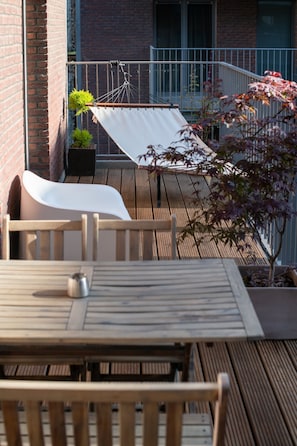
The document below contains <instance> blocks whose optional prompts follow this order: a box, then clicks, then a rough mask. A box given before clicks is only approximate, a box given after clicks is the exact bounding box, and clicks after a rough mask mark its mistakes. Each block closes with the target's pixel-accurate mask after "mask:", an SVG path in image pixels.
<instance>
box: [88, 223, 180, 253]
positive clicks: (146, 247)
mask: <svg viewBox="0 0 297 446" xmlns="http://www.w3.org/2000/svg"><path fill="white" fill-rule="evenodd" d="M103 231H116V260H152V259H153V258H154V237H156V236H157V234H158V233H160V232H164V231H165V232H167V233H169V234H170V238H169V239H168V242H169V243H168V245H169V244H170V256H169V258H170V259H175V258H176V251H177V247H176V216H175V215H172V216H171V218H169V219H167V220H105V219H100V218H99V214H94V215H93V260H98V258H97V257H98V244H99V238H100V236H101V234H102V233H103Z"/></svg>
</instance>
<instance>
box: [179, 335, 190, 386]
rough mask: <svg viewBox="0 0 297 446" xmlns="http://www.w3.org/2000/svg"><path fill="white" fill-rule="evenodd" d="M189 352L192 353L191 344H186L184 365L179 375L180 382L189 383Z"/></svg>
mask: <svg viewBox="0 0 297 446" xmlns="http://www.w3.org/2000/svg"><path fill="white" fill-rule="evenodd" d="M191 352H192V344H186V345H185V356H184V363H183V369H182V375H181V380H182V381H183V382H184V381H189V375H190V370H191V369H192V364H191Z"/></svg>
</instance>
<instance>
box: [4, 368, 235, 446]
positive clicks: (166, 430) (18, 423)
mask: <svg viewBox="0 0 297 446" xmlns="http://www.w3.org/2000/svg"><path fill="white" fill-rule="evenodd" d="M228 392H229V378H228V375H227V374H219V375H218V379H217V382H213V383H190V382H188V383H150V384H148V383H147V384H139V383H138V384H135V383H78V382H76V383H75V382H73V383H64V382H63V383H62V382H36V381H35V382H34V381H5V380H4V381H1V382H0V404H1V408H2V416H3V422H0V443H1V444H7V445H8V446H10V445H15V444H30V445H40V446H41V445H44V446H47V445H55V446H62V445H63V446H66V445H74V444H75V445H80V446H88V445H98V444H100V445H104V446H112V445H123V446H135V445H136V444H137V445H140V444H141V445H143V446H157V445H159V444H162V445H168V446H169V445H170V446H180V445H183V446H188V445H193V444H197V445H198V444H199V445H202V444H208V445H211V444H212V445H213V446H223V444H224V435H225V424H226V414H227V400H228ZM20 401H21V402H22V403H21V404H22V405H23V410H19V407H18V404H19V402H20ZM189 401H194V402H200V401H201V402H215V412H214V423H213V427H212V422H211V417H210V416H209V414H202V413H185V412H184V407H185V403H186V402H189ZM90 403H92V404H90ZM115 403H116V406H115ZM139 403H142V404H141V410H140V411H139V410H138V412H137V411H136V408H137V407H138V408H139ZM160 404H161V405H162V407H164V406H165V410H164V413H160ZM115 407H116V408H117V409H118V410H115ZM0 419H1V417H0ZM21 440H23V441H24V442H23V443H22V442H21ZM159 441H160V443H159Z"/></svg>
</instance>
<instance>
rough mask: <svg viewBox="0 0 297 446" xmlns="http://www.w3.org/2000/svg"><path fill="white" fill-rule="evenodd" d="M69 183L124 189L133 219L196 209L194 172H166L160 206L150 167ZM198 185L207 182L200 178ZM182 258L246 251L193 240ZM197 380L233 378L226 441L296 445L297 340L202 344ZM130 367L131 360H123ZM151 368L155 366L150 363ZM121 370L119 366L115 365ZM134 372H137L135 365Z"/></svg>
mask: <svg viewBox="0 0 297 446" xmlns="http://www.w3.org/2000/svg"><path fill="white" fill-rule="evenodd" d="M66 181H67V182H81V183H100V184H108V185H111V186H113V187H115V188H116V189H118V190H119V192H120V193H121V194H122V196H123V199H124V201H125V204H126V206H127V208H128V210H129V212H130V215H131V217H133V218H165V217H168V216H169V214H170V213H175V214H176V216H177V222H178V226H179V227H182V226H183V225H184V224H185V222H186V219H187V217H188V216H189V215H191V214H192V213H193V211H194V208H193V206H192V204H191V195H192V192H193V188H194V187H196V186H195V185H194V180H193V177H188V176H186V175H178V176H175V175H164V176H163V178H162V202H161V207H160V208H158V207H157V205H156V194H157V192H156V182H155V180H154V179H153V178H149V176H148V174H147V172H146V171H141V170H137V169H136V170H134V169H126V168H125V169H98V170H97V172H96V175H95V176H94V177H81V178H76V177H67V178H66ZM200 187H201V188H204V190H205V191H206V190H207V183H206V182H205V179H204V178H202V177H201V178H200ZM253 251H254V255H255V256H256V259H257V260H256V261H257V263H265V260H264V256H263V255H262V252H261V250H259V248H258V247H257V246H256V245H254V248H253ZM158 253H159V257H160V258H163V257H166V256H167V251H166V246H165V247H164V246H162V240H160V241H158ZM179 257H180V258H189V257H202V258H205V257H228V258H235V259H236V261H237V262H238V264H243V263H246V262H248V255H246V254H240V253H238V252H237V250H236V249H231V250H230V249H228V248H227V247H225V246H217V245H215V244H214V243H204V244H203V245H202V246H200V247H199V248H197V246H196V245H195V243H194V240H187V241H185V242H184V243H183V244H182V245H180V246H179ZM193 353H194V354H193V362H192V373H193V379H197V380H214V379H216V374H217V373H218V372H227V373H228V374H229V375H230V379H231V394H230V400H229V409H228V421H227V433H226V446H294V445H295V446H296V445H297V416H296V414H297V385H296V384H297V340H296V339H288V340H282V341H276V340H269V341H268V340H265V341H259V342H222V343H217V344H211V345H209V344H206V343H200V344H198V345H197V346H196V348H195V349H194V352H193ZM63 367H64V366H62V365H59V366H52V367H47V366H42V367H38V368H37V367H36V366H19V367H16V366H7V367H6V372H8V373H10V374H12V375H14V376H15V375H17V376H20V377H21V376H25V375H26V374H32V372H33V373H34V374H36V375H38V374H47V375H49V376H53V375H55V374H58V373H65V374H67V373H68V370H66V369H65V367H64V368H63ZM124 367H126V368H127V370H128V369H129V370H130V371H131V365H129V364H127V365H121V366H120V369H121V370H120V371H121V372H123V368H124ZM147 371H148V372H149V373H153V365H152V364H148V365H147ZM113 372H114V373H117V365H115V366H114V370H113ZM133 372H134V373H138V372H139V370H138V368H137V365H134V369H133Z"/></svg>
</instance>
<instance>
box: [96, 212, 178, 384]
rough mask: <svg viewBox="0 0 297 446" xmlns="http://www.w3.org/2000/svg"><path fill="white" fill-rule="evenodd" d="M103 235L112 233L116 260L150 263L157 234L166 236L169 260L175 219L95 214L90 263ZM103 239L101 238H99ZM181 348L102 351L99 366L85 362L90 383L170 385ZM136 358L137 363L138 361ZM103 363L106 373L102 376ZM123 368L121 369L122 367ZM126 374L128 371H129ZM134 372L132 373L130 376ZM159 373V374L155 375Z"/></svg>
mask: <svg viewBox="0 0 297 446" xmlns="http://www.w3.org/2000/svg"><path fill="white" fill-rule="evenodd" d="M104 231H115V232H116V236H115V240H116V243H115V245H116V246H115V250H116V255H115V257H116V260H153V259H154V243H155V237H156V236H158V235H157V234H159V232H162V233H163V232H167V239H166V241H167V243H168V246H170V255H169V258H170V259H172V260H174V259H175V258H176V251H177V246H176V245H177V243H176V216H175V215H172V216H171V218H168V219H167V220H105V219H100V215H99V214H98V213H96V214H94V215H93V241H94V243H93V260H98V259H97V257H98V252H99V249H98V244H99V239H100V237H101V236H102V234H104ZM103 236H104V235H103ZM184 356H185V353H184V347H183V346H181V345H176V346H174V345H168V346H167V347H165V348H163V347H159V346H143V347H141V348H140V347H135V346H126V347H124V348H122V347H118V348H117V347H112V348H111V347H109V346H106V347H105V348H104V347H102V348H101V349H100V356H99V357H98V359H100V362H101V366H100V363H98V362H94V358H93V360H92V359H91V358H89V369H90V370H91V376H92V380H96V381H97V380H98V381H102V380H110V379H112V380H120V381H123V380H142V381H151V380H157V381H160V380H162V381H164V380H169V381H172V380H174V378H175V374H176V371H177V370H182V369H183V367H184V362H185V359H184ZM139 358H140V361H139ZM103 361H104V362H105V369H107V373H104V372H102V369H103V370H104V366H103V365H102V362H103ZM147 363H152V364H153V365H152V367H151V368H152V369H154V370H155V372H154V373H148V372H147V371H146V369H148V367H147ZM124 364H125V366H124ZM115 368H116V369H117V370H120V369H121V368H122V369H124V368H125V369H126V371H125V372H124V373H121V372H117V373H112V369H115ZM129 370H130V371H129ZM133 370H134V372H133ZM156 370H160V372H156Z"/></svg>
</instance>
